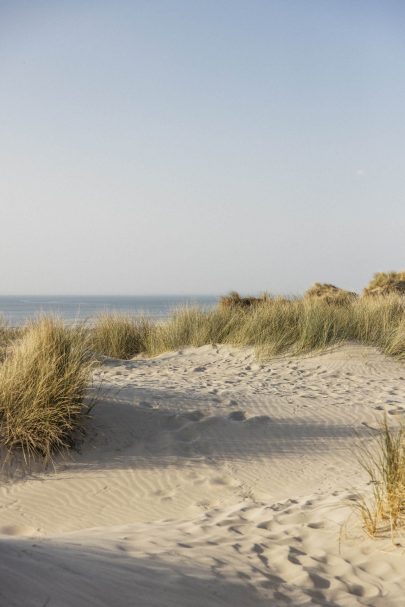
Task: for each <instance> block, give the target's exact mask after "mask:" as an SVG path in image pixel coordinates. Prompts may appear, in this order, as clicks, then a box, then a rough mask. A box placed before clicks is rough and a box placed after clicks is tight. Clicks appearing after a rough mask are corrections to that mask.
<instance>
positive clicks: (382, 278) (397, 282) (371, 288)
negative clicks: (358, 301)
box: [363, 271, 405, 297]
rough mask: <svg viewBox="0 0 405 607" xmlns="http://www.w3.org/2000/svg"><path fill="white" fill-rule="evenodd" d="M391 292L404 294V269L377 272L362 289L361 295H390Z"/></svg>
mask: <svg viewBox="0 0 405 607" xmlns="http://www.w3.org/2000/svg"><path fill="white" fill-rule="evenodd" d="M392 293H394V294H399V295H405V271H404V272H377V274H374V277H373V279H372V280H371V281H370V282H369V284H368V285H367V287H365V289H364V290H363V296H365V297H370V296H372V297H376V296H381V295H390V294H392Z"/></svg>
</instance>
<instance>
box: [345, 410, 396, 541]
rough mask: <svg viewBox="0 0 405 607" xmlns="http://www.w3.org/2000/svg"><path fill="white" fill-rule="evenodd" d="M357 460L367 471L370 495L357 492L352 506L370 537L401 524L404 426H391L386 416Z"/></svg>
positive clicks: (389, 530) (390, 530)
mask: <svg viewBox="0 0 405 607" xmlns="http://www.w3.org/2000/svg"><path fill="white" fill-rule="evenodd" d="M359 461H360V464H361V466H362V467H363V468H364V470H365V471H366V472H367V475H368V477H369V480H370V485H371V487H372V492H371V496H368V497H365V496H364V495H361V496H360V497H359V500H358V501H357V502H356V505H355V507H356V508H357V509H358V510H359V511H360V514H361V517H362V520H363V527H364V529H365V531H366V532H367V533H368V534H369V535H370V536H372V537H374V536H376V535H379V534H385V533H386V532H387V531H388V532H390V533H391V535H392V536H393V535H394V533H395V532H396V531H397V530H399V529H400V528H403V527H404V526H405V429H404V426H402V425H397V426H395V427H392V426H390V425H389V424H388V420H387V416H386V415H385V417H384V420H383V422H382V424H381V428H380V433H379V436H378V438H377V439H374V440H372V441H371V445H367V446H365V447H363V448H362V450H361V452H360V457H359Z"/></svg>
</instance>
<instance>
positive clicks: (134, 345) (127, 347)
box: [89, 314, 156, 359]
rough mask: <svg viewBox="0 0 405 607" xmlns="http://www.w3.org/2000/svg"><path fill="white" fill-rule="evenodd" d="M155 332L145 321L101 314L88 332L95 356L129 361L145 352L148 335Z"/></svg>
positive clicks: (125, 315)
mask: <svg viewBox="0 0 405 607" xmlns="http://www.w3.org/2000/svg"><path fill="white" fill-rule="evenodd" d="M155 330H156V327H155V326H154V325H153V324H152V323H151V322H150V321H148V320H146V319H137V318H134V317H133V316H130V315H128V314H102V315H100V316H99V317H98V318H97V320H96V322H95V324H94V326H93V327H92V329H91V330H90V331H89V338H90V344H91V347H92V349H93V351H94V352H95V353H96V354H103V355H104V356H110V357H112V358H122V359H129V358H133V357H134V356H136V354H139V353H140V352H143V351H145V348H146V344H147V343H148V336H149V333H151V332H153V331H155Z"/></svg>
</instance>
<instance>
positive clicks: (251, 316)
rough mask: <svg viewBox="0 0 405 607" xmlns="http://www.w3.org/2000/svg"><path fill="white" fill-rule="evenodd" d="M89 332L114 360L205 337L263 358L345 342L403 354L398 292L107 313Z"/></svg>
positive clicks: (403, 317)
mask: <svg viewBox="0 0 405 607" xmlns="http://www.w3.org/2000/svg"><path fill="white" fill-rule="evenodd" d="M91 332H92V342H93V347H94V349H95V351H96V352H97V353H100V354H105V355H107V356H113V357H116V358H131V357H133V356H135V355H137V354H143V355H145V356H156V355H158V354H161V353H163V352H167V351H171V350H176V349H179V348H182V347H186V346H196V347H198V346H203V345H205V344H212V343H217V344H229V345H234V346H242V347H243V346H250V347H253V348H255V349H256V352H257V354H258V356H259V357H264V358H269V357H271V356H275V355H280V354H284V353H288V354H294V355H297V354H302V353H306V352H311V351H316V350H321V349H324V348H327V347H330V346H333V345H336V344H340V343H343V342H347V341H351V342H357V343H360V344H364V345H371V346H375V347H377V348H379V349H380V350H381V351H383V352H384V353H386V354H389V355H394V356H397V357H402V358H405V298H404V297H402V296H400V295H395V294H392V295H388V296H382V297H373V298H368V297H359V298H357V299H354V298H353V299H352V300H351V301H349V302H347V303H346V304H345V305H342V304H341V302H340V301H339V302H338V303H336V304H333V303H331V302H330V301H327V300H324V299H322V298H312V297H308V298H301V299H298V298H297V299H282V298H275V299H266V300H263V301H261V302H259V303H256V304H255V305H254V306H250V307H244V306H241V307H238V306H228V307H227V306H225V307H224V306H218V307H217V308H215V309H213V310H202V309H199V308H185V309H181V310H178V311H176V312H175V313H174V314H173V315H172V317H171V318H169V319H168V320H167V321H165V322H163V323H153V322H150V321H146V320H136V319H134V318H131V317H128V316H120V315H107V316H103V317H101V318H100V319H99V320H98V322H96V324H95V326H94V327H93V329H92V330H91Z"/></svg>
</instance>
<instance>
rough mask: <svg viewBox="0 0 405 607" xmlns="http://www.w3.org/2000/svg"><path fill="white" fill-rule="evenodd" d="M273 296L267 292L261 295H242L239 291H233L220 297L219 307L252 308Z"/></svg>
mask: <svg viewBox="0 0 405 607" xmlns="http://www.w3.org/2000/svg"><path fill="white" fill-rule="evenodd" d="M269 301H271V298H270V297H269V295H267V294H266V293H265V294H263V295H261V296H260V297H251V296H250V295H248V296H247V297H241V296H240V295H239V293H238V292H237V291H231V293H229V295H223V296H222V297H220V298H219V307H220V308H223V309H227V308H251V307H252V306H256V305H257V304H260V303H263V302H269Z"/></svg>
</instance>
